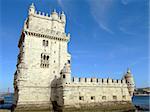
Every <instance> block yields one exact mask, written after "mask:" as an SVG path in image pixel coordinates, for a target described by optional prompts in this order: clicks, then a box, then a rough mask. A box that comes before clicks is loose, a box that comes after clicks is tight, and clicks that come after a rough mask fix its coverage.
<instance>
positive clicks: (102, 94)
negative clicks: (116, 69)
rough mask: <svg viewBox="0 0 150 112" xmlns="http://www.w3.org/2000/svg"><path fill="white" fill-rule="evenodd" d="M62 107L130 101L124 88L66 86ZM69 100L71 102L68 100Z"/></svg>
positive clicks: (86, 85)
mask: <svg viewBox="0 0 150 112" xmlns="http://www.w3.org/2000/svg"><path fill="white" fill-rule="evenodd" d="M63 92H64V105H67V106H75V105H78V106H80V105H81V104H91V103H95V104H96V103H102V102H113V101H131V97H130V95H129V92H128V89H127V87H126V86H123V85H122V86H117V85H114V86H112V85H111V86H109V85H102V86H98V85H95V84H93V85H92V84H91V85H88V83H86V84H85V85H84V84H80V85H79V83H78V84H77V83H76V84H66V85H64V90H63ZM70 99H71V100H70Z"/></svg>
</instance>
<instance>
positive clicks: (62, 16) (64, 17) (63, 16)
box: [60, 11, 66, 23]
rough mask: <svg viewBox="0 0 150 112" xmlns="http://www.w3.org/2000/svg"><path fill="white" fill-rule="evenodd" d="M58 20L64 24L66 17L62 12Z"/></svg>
mask: <svg viewBox="0 0 150 112" xmlns="http://www.w3.org/2000/svg"><path fill="white" fill-rule="evenodd" d="M60 19H61V21H62V22H63V23H66V16H65V14H64V12H63V11H62V13H61V15H60Z"/></svg>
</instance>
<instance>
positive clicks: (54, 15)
mask: <svg viewBox="0 0 150 112" xmlns="http://www.w3.org/2000/svg"><path fill="white" fill-rule="evenodd" d="M51 17H52V19H53V20H57V19H58V18H59V16H58V13H57V12H56V10H55V9H54V11H53V12H52V13H51Z"/></svg>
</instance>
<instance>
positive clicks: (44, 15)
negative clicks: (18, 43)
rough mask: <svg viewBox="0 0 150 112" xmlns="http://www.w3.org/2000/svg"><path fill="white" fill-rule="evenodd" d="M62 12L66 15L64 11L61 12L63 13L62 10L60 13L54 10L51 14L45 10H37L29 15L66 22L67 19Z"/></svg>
mask: <svg viewBox="0 0 150 112" xmlns="http://www.w3.org/2000/svg"><path fill="white" fill-rule="evenodd" d="M62 14H63V16H65V14H64V12H61V13H60V12H58V13H57V12H52V13H51V14H49V13H45V12H41V11H35V12H34V13H32V14H30V13H29V16H30V15H32V16H35V17H39V18H42V19H47V20H53V21H58V22H61V23H65V22H66V20H64V19H63V17H62Z"/></svg>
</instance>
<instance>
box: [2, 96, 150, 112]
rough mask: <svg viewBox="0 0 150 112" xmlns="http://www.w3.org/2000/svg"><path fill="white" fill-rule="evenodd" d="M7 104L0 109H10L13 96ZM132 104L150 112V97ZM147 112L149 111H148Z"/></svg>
mask: <svg viewBox="0 0 150 112" xmlns="http://www.w3.org/2000/svg"><path fill="white" fill-rule="evenodd" d="M5 101H6V102H5V104H0V109H10V107H11V105H12V102H13V94H12V95H10V96H7V97H5ZM132 102H133V104H134V105H135V106H139V107H140V108H142V109H145V110H144V111H141V110H140V111H136V112H150V111H148V110H150V96H134V97H133V99H132ZM146 110H147V111H146Z"/></svg>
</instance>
